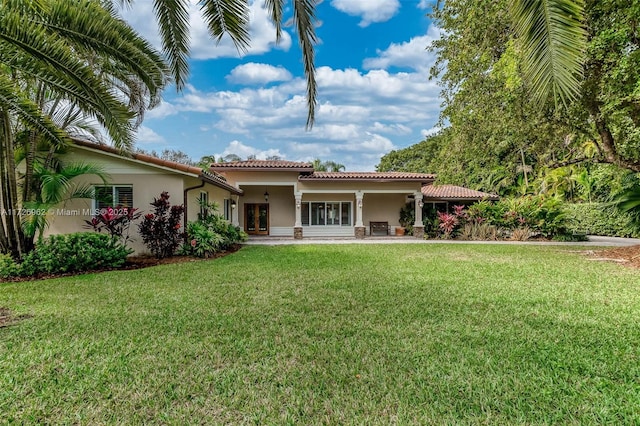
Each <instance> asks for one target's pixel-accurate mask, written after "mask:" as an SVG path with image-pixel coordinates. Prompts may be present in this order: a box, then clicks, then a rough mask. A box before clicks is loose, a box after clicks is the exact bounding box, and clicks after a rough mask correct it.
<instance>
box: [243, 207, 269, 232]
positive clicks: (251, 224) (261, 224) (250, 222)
mask: <svg viewBox="0 0 640 426" xmlns="http://www.w3.org/2000/svg"><path fill="white" fill-rule="evenodd" d="M244 230H245V232H246V233H247V234H250V235H269V204H245V205H244Z"/></svg>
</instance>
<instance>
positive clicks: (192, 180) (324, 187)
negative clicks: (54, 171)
mask: <svg viewBox="0 0 640 426" xmlns="http://www.w3.org/2000/svg"><path fill="white" fill-rule="evenodd" d="M62 160H63V161H65V160H66V161H68V162H85V163H92V164H95V165H99V166H102V168H103V169H104V170H105V171H106V172H107V173H108V174H109V182H108V184H105V183H103V182H102V181H101V180H100V179H99V178H98V177H96V176H85V177H82V179H83V181H82V183H85V184H89V185H92V186H93V187H94V188H95V191H94V193H95V197H94V199H93V200H86V199H78V200H71V201H69V202H67V203H66V204H65V206H64V208H63V209H57V210H56V211H54V212H52V214H51V216H52V217H51V218H50V227H49V229H48V232H47V233H49V234H56V233H69V232H77V231H79V230H82V229H83V226H84V225H85V220H90V219H91V217H92V216H93V215H94V214H95V213H96V211H99V210H100V209H103V208H106V207H109V206H110V205H111V206H117V205H121V206H125V207H135V208H138V209H140V211H141V212H142V213H143V214H144V213H148V212H150V211H151V206H150V205H149V203H151V202H152V201H153V199H154V198H157V197H158V196H159V194H160V193H161V192H163V191H167V192H168V193H169V195H170V197H171V199H170V201H171V203H172V204H184V206H185V207H186V208H185V212H184V222H185V223H186V222H187V221H193V220H196V218H197V215H198V213H199V212H200V206H199V204H198V200H199V199H205V200H207V201H209V202H216V203H217V204H218V206H219V207H220V213H221V214H223V215H224V217H225V218H226V219H227V220H229V222H231V223H232V224H234V225H236V226H239V227H240V228H241V229H243V230H244V231H245V232H247V233H248V234H249V235H263V236H274V237H293V238H297V239H300V238H307V237H355V238H366V237H368V236H373V235H393V234H394V233H395V228H396V227H400V223H399V219H400V214H399V212H400V209H401V208H402V207H403V206H404V205H405V204H406V203H407V202H408V201H413V202H414V208H415V217H416V218H418V219H417V220H416V221H415V223H414V224H413V232H414V236H415V237H416V238H422V237H423V236H424V226H423V223H422V219H421V218H422V217H423V215H422V210H423V207H424V206H425V203H443V202H444V203H448V202H456V203H458V202H460V201H462V200H478V199H483V198H489V197H492V196H491V195H489V194H485V193H481V192H477V191H471V190H467V189H466V188H461V187H452V186H433V185H432V184H433V181H434V179H435V175H433V174H427V173H405V172H320V171H315V170H314V169H313V166H312V165H311V164H310V163H303V162H293V161H282V160H278V161H269V160H249V161H238V162H229V163H214V164H212V165H211V167H210V169H209V170H206V171H204V170H202V169H200V168H198V167H193V166H188V165H184V164H180V163H175V162H172V161H166V160H162V159H159V158H156V157H152V156H149V155H145V154H137V153H134V154H123V153H122V152H120V151H119V150H117V149H115V148H113V147H110V146H106V145H99V144H95V143H91V142H86V141H81V140H77V141H75V143H74V144H73V145H72V146H71V147H70V149H69V151H68V152H67V153H66V154H65V155H64V156H63V157H62ZM105 199H107V200H109V202H107V201H104V200H105ZM434 206H435V204H434ZM445 208H446V205H445ZM133 228H135V226H134V227H133ZM132 234H133V235H132V236H133V238H134V242H133V244H132V247H133V248H134V249H135V250H136V252H144V251H146V249H145V247H144V246H143V245H142V244H141V238H139V237H137V235H136V234H137V229H132Z"/></svg>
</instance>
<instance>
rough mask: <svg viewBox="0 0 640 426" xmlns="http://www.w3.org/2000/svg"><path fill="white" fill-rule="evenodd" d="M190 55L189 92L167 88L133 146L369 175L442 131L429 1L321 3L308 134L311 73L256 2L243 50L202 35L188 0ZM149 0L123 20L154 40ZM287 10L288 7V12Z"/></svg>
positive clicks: (289, 34)
mask: <svg viewBox="0 0 640 426" xmlns="http://www.w3.org/2000/svg"><path fill="white" fill-rule="evenodd" d="M192 1H193V3H194V5H193V6H192V18H191V26H192V33H191V38H192V51H191V56H192V59H191V61H190V65H191V75H190V79H189V84H188V87H187V88H186V89H185V90H184V91H183V92H182V93H176V92H175V89H174V88H173V87H172V88H169V89H167V91H166V92H165V94H164V100H163V102H162V104H161V105H160V106H158V107H157V108H156V109H154V110H151V111H149V112H148V113H147V116H146V118H145V120H144V123H143V125H142V127H141V128H140V130H139V132H138V141H137V146H138V147H140V148H142V149H145V150H152V149H155V150H156V151H161V150H162V149H165V148H169V149H176V150H181V151H184V152H186V153H187V154H189V155H190V156H191V157H192V158H194V159H195V160H197V159H199V158H200V157H202V156H204V155H216V156H220V155H223V156H224V155H227V154H238V155H240V156H241V157H243V158H246V157H247V156H249V155H255V156H256V157H257V158H265V157H267V156H272V155H278V156H280V157H282V158H283V159H286V160H292V161H311V160H313V159H314V158H320V159H322V160H332V161H336V162H339V163H341V164H344V165H345V166H346V170H347V171H370V170H374V169H375V166H376V164H378V163H379V160H380V157H381V156H382V155H384V154H385V153H387V152H389V151H391V150H392V149H399V148H404V147H406V146H409V145H412V144H414V143H417V142H419V141H421V140H422V139H423V138H424V136H425V135H428V134H431V133H433V132H435V131H436V130H437V129H436V125H437V121H438V114H439V110H440V103H441V100H440V99H439V97H438V96H439V91H440V90H439V87H438V86H437V83H436V82H435V81H433V80H431V81H430V80H429V68H430V67H431V65H432V64H433V61H434V55H433V54H432V53H430V52H428V51H427V50H426V47H427V46H428V45H429V44H430V43H431V41H433V40H434V39H435V38H437V37H438V35H439V31H438V29H437V28H435V27H434V26H433V25H431V23H430V21H429V19H428V17H427V16H426V14H427V12H428V5H429V4H431V0H325V1H323V2H321V3H320V4H319V5H318V7H317V18H318V20H319V22H318V28H317V34H318V37H319V39H320V44H319V45H317V46H316V67H317V80H318V101H319V105H318V108H317V110H316V123H315V125H314V127H313V129H312V130H311V131H305V122H306V114H307V109H306V100H305V98H304V96H305V80H304V75H303V68H302V63H301V55H300V49H299V47H298V44H297V39H296V34H295V33H294V31H293V29H292V28H291V27H286V28H285V34H284V37H283V39H282V41H281V43H280V44H279V45H275V29H274V27H273V25H272V24H271V23H270V22H269V20H268V17H267V14H266V12H265V11H264V9H262V1H263V0H256V1H255V2H254V3H253V4H252V6H251V11H252V15H251V19H252V20H251V36H252V45H251V48H250V49H249V51H248V52H247V53H246V54H244V55H242V56H240V55H239V54H238V52H237V51H236V49H235V48H234V47H233V45H232V43H231V42H230V41H229V40H226V39H224V40H223V41H222V42H221V43H220V44H219V45H216V44H215V43H214V42H213V41H211V39H210V38H209V37H208V36H207V33H206V29H205V27H204V24H203V22H202V20H201V19H200V15H199V12H198V8H197V6H196V5H195V3H196V1H195V0H192ZM151 3H152V2H151V1H149V0H137V1H136V2H134V6H133V8H131V9H128V10H123V16H124V17H125V19H126V20H127V21H128V22H130V23H131V25H132V26H133V27H134V28H136V29H137V30H138V31H139V32H140V33H141V34H142V35H143V36H145V37H146V38H147V39H149V40H150V41H151V42H152V43H154V44H155V45H156V46H158V47H159V45H160V44H159V38H158V35H157V29H156V27H155V21H154V20H153V19H151V18H150V17H151V16H153V12H152V9H151ZM290 15H291V11H290V10H288V15H287V16H290Z"/></svg>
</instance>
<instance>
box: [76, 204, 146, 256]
mask: <svg viewBox="0 0 640 426" xmlns="http://www.w3.org/2000/svg"><path fill="white" fill-rule="evenodd" d="M141 214H142V213H140V212H139V211H138V209H136V208H129V207H123V206H116V207H115V208H114V207H107V208H106V209H102V210H101V211H99V212H97V214H96V215H95V216H94V217H92V218H91V220H85V223H86V226H87V227H89V228H91V229H93V230H94V231H96V232H102V231H103V230H104V231H105V232H106V233H107V234H109V235H110V236H111V238H113V239H115V240H117V241H119V242H120V244H122V245H124V246H126V245H127V243H128V242H129V241H131V237H130V235H129V230H130V228H131V224H132V223H133V221H135V220H137V219H138V218H140V215H141Z"/></svg>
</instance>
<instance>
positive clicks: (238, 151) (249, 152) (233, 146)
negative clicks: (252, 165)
mask: <svg viewBox="0 0 640 426" xmlns="http://www.w3.org/2000/svg"><path fill="white" fill-rule="evenodd" d="M230 154H235V155H237V156H239V157H240V158H242V159H243V160H244V159H246V158H248V157H255V158H257V159H258V160H265V159H266V158H267V157H273V156H278V157H282V158H284V156H283V155H282V153H281V152H280V150H279V149H267V150H262V149H259V148H255V147H252V146H249V145H245V144H244V143H242V142H240V141H238V140H233V141H231V142H230V143H229V145H227V147H226V148H225V149H224V151H223V152H222V153H221V154H216V157H224V156H227V155H230Z"/></svg>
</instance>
